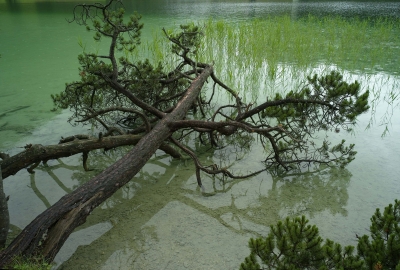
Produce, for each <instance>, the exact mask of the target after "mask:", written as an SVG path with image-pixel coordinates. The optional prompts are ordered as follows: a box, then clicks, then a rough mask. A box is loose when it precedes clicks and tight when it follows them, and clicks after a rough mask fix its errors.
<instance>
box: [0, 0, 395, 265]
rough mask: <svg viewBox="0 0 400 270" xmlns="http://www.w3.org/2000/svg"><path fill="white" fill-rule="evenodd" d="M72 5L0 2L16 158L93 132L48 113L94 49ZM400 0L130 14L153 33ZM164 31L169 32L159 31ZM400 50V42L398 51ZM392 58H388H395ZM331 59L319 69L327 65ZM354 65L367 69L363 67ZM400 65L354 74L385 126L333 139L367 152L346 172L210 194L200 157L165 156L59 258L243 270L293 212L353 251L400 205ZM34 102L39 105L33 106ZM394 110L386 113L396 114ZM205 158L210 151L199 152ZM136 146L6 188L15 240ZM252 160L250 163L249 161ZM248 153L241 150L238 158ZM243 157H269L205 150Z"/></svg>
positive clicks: (356, 10) (222, 186)
mask: <svg viewBox="0 0 400 270" xmlns="http://www.w3.org/2000/svg"><path fill="white" fill-rule="evenodd" d="M71 6H72V5H71V4H51V5H50V4H47V5H44V4H43V3H42V4H36V5H32V4H27V5H14V6H12V7H10V5H9V6H6V5H5V4H2V2H1V1H0V37H1V38H0V54H1V55H2V58H0V82H1V87H0V114H1V113H2V112H7V113H6V114H4V115H2V116H1V117H0V149H1V151H4V150H7V151H8V153H10V154H14V153H17V152H19V151H20V150H21V147H23V146H24V145H25V144H26V143H42V144H55V143H57V141H58V139H59V138H60V136H64V137H65V136H68V135H72V134H79V133H86V132H88V130H87V128H81V127H75V128H72V127H71V126H70V125H68V124H67V123H66V121H67V118H68V115H69V114H68V112H57V113H55V112H50V109H51V108H52V104H51V100H50V98H49V95H50V94H51V93H58V92H60V91H61V90H62V89H63V86H64V83H65V82H70V81H72V80H74V79H77V73H78V71H77V65H78V62H77V60H76V56H77V54H78V53H80V52H81V48H80V47H79V46H78V45H77V43H78V40H82V41H83V42H84V43H86V44H87V46H88V47H90V48H92V47H96V46H98V45H95V44H93V43H92V42H91V41H90V39H91V37H90V35H88V34H87V33H86V32H85V31H84V30H83V29H81V28H79V27H78V26H76V25H74V24H67V23H66V22H65V18H66V17H68V16H69V11H67V9H68V8H70V7H71ZM398 8H399V4H398V3H386V4H384V3H366V4H365V3H357V2H327V3H298V2H294V3H292V2H285V3H280V2H275V3H270V2H246V3H244V2H241V1H232V2H222V1H221V2H218V1H217V2H206V1H201V2H200V1H158V2H156V1H148V0H147V1H135V4H131V6H128V9H132V10H133V9H136V10H138V11H139V12H140V13H142V14H143V15H144V17H143V22H144V23H145V33H144V35H145V36H146V37H147V38H148V37H150V36H151V32H152V31H153V30H154V29H158V28H159V27H161V26H168V25H174V24H176V23H180V22H182V21H187V20H190V19H196V20H197V19H202V18H205V17H208V16H211V17H215V18H225V19H226V18H227V17H228V19H231V20H234V21H238V20H247V19H248V18H249V17H254V16H256V17H257V16H260V17H263V16H269V15H276V14H283V13H285V14H291V15H292V16H295V17H296V16H303V15H305V14H306V13H307V11H312V12H313V14H316V15H324V14H325V12H326V11H327V10H330V11H331V12H333V14H334V15H343V16H353V15H357V16H376V15H377V14H381V15H385V16H389V17H390V16H396V15H397V16H398V14H399V13H398V12H396V10H399V9H398ZM160 25H161V26H160ZM393 46H394V47H395V46H397V47H398V46H399V44H394V45H393ZM388 59H390V57H388ZM329 64H330V63H325V64H321V69H325V68H326V66H329ZM354 66H355V67H356V66H357V64H356V63H354ZM398 68H399V63H397V66H396V65H395V64H393V63H390V65H385V66H383V67H382V69H380V70H374V71H373V72H371V71H369V72H368V75H365V74H364V71H363V70H351V69H349V70H344V72H345V75H346V77H347V78H349V79H350V80H355V79H358V80H360V81H361V82H363V87H364V89H367V88H368V86H370V88H374V89H377V88H378V89H381V98H380V100H381V102H380V103H379V106H378V107H377V112H376V113H375V119H376V122H375V124H374V125H373V126H372V127H371V128H370V129H368V130H365V128H366V126H367V125H368V123H369V122H370V121H371V114H365V115H362V116H361V117H360V121H359V124H358V126H357V128H356V130H355V135H354V136H353V135H350V134H346V133H345V132H340V133H338V134H336V133H334V134H332V135H330V138H331V139H332V140H340V139H342V138H345V139H346V140H347V141H348V142H349V143H356V150H357V151H358V155H357V157H356V160H354V161H353V162H352V163H351V164H350V165H349V166H348V167H347V168H346V169H344V170H339V169H331V170H328V169H325V170H323V171H322V172H320V173H319V174H312V175H310V174H304V175H297V176H293V177H286V178H278V177H274V176H272V175H270V174H268V173H263V174H260V175H258V176H256V177H253V178H251V179H246V180H241V181H226V182H222V181H220V180H218V179H212V178H210V177H207V176H206V175H203V183H204V185H205V190H206V193H202V192H201V190H199V188H198V187H197V182H196V179H195V175H194V170H193V164H192V162H191V161H190V160H171V159H170V158H169V157H168V156H165V155H163V153H162V152H157V153H156V154H155V156H154V158H153V159H152V160H151V161H150V162H149V163H148V164H147V165H146V166H145V167H144V168H143V170H142V171H141V172H140V173H139V174H138V175H137V176H136V177H135V178H134V179H133V180H132V181H131V182H130V183H129V184H127V186H125V187H123V188H121V190H120V191H118V192H117V193H116V194H115V195H114V196H113V197H112V198H110V199H109V200H107V201H106V202H105V203H104V204H103V205H102V206H101V207H99V208H98V209H96V210H95V211H93V213H92V215H91V216H90V217H89V218H88V220H87V222H86V223H85V224H84V225H83V226H81V227H79V228H78V229H77V231H76V232H75V233H73V234H72V235H71V237H70V238H69V239H68V240H67V242H66V244H65V245H64V247H63V248H62V249H61V251H60V253H59V254H58V255H57V257H56V260H55V261H56V264H57V267H59V268H60V269H79V268H82V269H237V268H238V266H239V264H240V262H241V261H243V260H244V257H245V256H247V255H248V253H249V251H248V248H247V241H248V239H249V238H250V237H254V236H259V235H265V234H266V233H267V232H268V225H269V224H273V223H275V222H276V221H277V220H279V219H282V218H284V217H286V216H288V215H289V216H293V215H303V214H304V215H306V216H307V217H308V218H309V219H310V222H311V223H312V224H316V225H317V226H318V227H319V228H320V234H321V236H322V237H324V238H325V237H328V238H331V239H332V240H335V241H338V242H341V243H343V244H353V245H354V244H355V243H356V238H355V233H358V234H366V233H368V232H367V228H368V226H369V218H370V217H371V215H372V214H373V212H374V211H375V208H377V207H379V208H383V207H384V206H386V205H387V204H389V203H391V202H393V200H394V199H398V198H399V196H400V187H399V186H400V185H399V184H398V181H399V180H398V175H399V174H400V168H399V166H398V164H400V156H399V154H398V153H399V152H400V144H399V143H398V138H399V134H400V124H399V121H398V119H399V116H400V114H399V108H398V107H393V106H390V105H388V102H387V100H386V101H385V97H387V96H385V93H389V92H390V91H393V90H394V91H397V93H398V91H399V89H400V87H399V85H400V78H399V76H398ZM28 106H29V107H28ZM387 106H388V107H387ZM392 109H393V110H394V111H393V116H392V122H391V124H390V125H389V130H390V133H389V134H388V136H386V137H384V138H381V135H382V132H383V131H384V126H380V125H379V124H380V119H381V118H382V117H384V116H385V113H387V112H391V110H392ZM197 150H198V151H199V152H205V151H206V149H202V148H201V147H198V148H197ZM124 151H127V149H121V150H118V151H115V152H110V153H108V154H107V155H102V154H100V153H91V154H90V158H89V167H91V168H94V171H92V172H89V173H87V172H84V171H83V170H82V168H81V159H80V157H79V156H75V157H70V158H66V159H62V160H61V161H49V163H48V164H49V166H43V165H41V166H39V167H38V168H37V169H36V173H35V174H34V175H29V174H28V173H27V172H26V171H21V172H19V173H17V174H16V175H15V176H13V177H9V178H7V179H6V180H5V181H4V184H5V192H6V194H7V195H10V200H9V202H8V203H9V210H10V216H11V223H12V226H11V227H12V232H11V235H15V234H16V233H17V232H18V231H19V230H20V229H22V228H23V227H24V226H25V225H27V224H28V223H29V222H30V221H31V220H32V219H33V218H34V217H36V215H37V214H39V213H41V212H42V211H43V210H45V209H46V208H47V207H49V206H50V205H52V204H54V203H55V202H56V201H57V200H58V199H59V198H60V197H61V196H63V195H64V194H66V193H68V192H70V191H71V190H73V189H74V188H76V187H77V186H79V185H80V184H82V183H84V182H85V181H87V180H89V179H90V178H91V177H92V176H93V175H95V174H97V173H99V172H100V171H101V170H102V169H103V168H105V167H106V166H107V165H109V164H111V163H112V162H113V161H114V160H116V159H117V158H119V157H121V156H122V154H123V152H124ZM242 151H243V152H244V154H243V156H241V155H240V154H241V153H242ZM238 153H239V154H238ZM238 155H239V158H241V160H240V162H236V164H235V169H236V170H237V171H246V170H250V169H257V168H261V166H262V164H261V163H260V162H259V161H260V160H261V159H260V156H261V155H262V153H261V152H260V149H258V148H257V146H256V145H254V146H253V147H252V148H251V149H247V150H246V149H243V150H241V149H234V148H233V147H232V148H228V149H227V150H226V151H224V150H221V151H214V152H213V153H208V154H206V153H204V154H203V155H201V158H202V160H203V161H204V162H217V163H218V162H219V158H222V159H223V160H225V161H230V160H235V159H236V158H238Z"/></svg>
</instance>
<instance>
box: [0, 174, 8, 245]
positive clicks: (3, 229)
mask: <svg viewBox="0 0 400 270" xmlns="http://www.w3.org/2000/svg"><path fill="white" fill-rule="evenodd" d="M9 227H10V216H9V214H8V205H7V197H6V195H5V193H4V190H3V179H2V177H1V167H0V248H3V247H4V246H5V244H6V240H7V235H8V229H9Z"/></svg>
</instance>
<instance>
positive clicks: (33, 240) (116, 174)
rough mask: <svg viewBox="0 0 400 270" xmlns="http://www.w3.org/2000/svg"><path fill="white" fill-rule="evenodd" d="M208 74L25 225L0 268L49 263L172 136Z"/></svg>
mask: <svg viewBox="0 0 400 270" xmlns="http://www.w3.org/2000/svg"><path fill="white" fill-rule="evenodd" d="M212 71H213V68H212V66H208V67H206V68H205V69H204V70H203V71H202V73H200V75H199V76H198V77H197V78H196V79H195V80H193V81H192V83H191V85H190V86H189V88H188V89H187V91H186V93H185V95H184V96H183V97H182V99H181V100H180V101H179V102H178V103H177V105H176V107H175V109H174V110H173V111H172V112H171V113H170V114H167V115H166V116H165V117H164V118H163V119H161V120H160V121H159V122H158V123H157V125H156V126H155V127H154V128H153V129H152V130H151V131H150V132H149V133H147V134H146V135H145V136H144V137H143V138H142V139H141V140H140V141H139V142H138V143H137V144H136V146H135V147H134V148H133V149H132V150H131V151H129V152H128V153H127V154H126V155H125V156H124V157H122V158H121V159H120V160H118V161H117V162H116V163H114V164H113V165H111V166H110V167H108V168H107V169H105V170H104V171H103V172H101V173H100V174H99V175H97V176H96V177H94V178H93V179H91V180H90V181H88V182H87V183H85V184H84V185H82V186H80V187H79V188H77V189H76V190H75V191H73V192H72V193H70V194H67V195H65V196H64V197H62V198H61V199H60V200H59V201H58V202H57V203H55V204H54V205H53V206H52V207H50V208H48V209H47V210H46V211H44V212H43V213H42V214H40V215H39V216H37V217H36V218H35V219H34V220H33V221H32V222H31V223H30V224H29V225H28V226H26V227H25V229H24V230H23V231H22V232H21V233H20V234H19V235H18V236H17V237H16V238H15V239H14V241H13V242H12V243H11V244H10V245H9V246H8V247H7V248H6V249H5V250H4V251H2V252H1V253H0V268H1V267H4V266H5V265H7V264H8V263H10V259H11V258H12V257H13V256H15V255H24V256H30V255H33V254H36V253H37V252H38V253H39V254H42V255H43V256H44V257H45V258H46V260H48V261H52V260H53V259H54V257H55V256H56V254H57V253H58V251H59V250H60V248H61V247H62V245H63V244H64V242H65V241H66V240H67V238H68V237H69V235H70V234H71V233H72V232H73V230H74V229H75V228H76V227H78V226H79V225H81V224H83V223H84V222H85V221H86V217H87V216H88V215H89V214H90V213H91V212H92V211H93V209H94V208H96V207H97V206H98V205H99V204H101V203H102V202H104V201H105V200H106V199H107V198H109V197H110V196H111V195H112V194H114V193H115V192H116V191H117V190H118V189H119V188H121V187H122V186H124V185H125V184H126V183H127V182H129V181H130V180H131V179H132V178H133V177H134V176H135V175H136V174H137V173H138V172H139V171H140V169H141V168H142V167H143V166H144V165H145V164H146V163H147V161H148V160H149V159H150V158H151V156H152V155H153V154H154V152H155V151H156V150H157V149H158V148H159V147H160V146H161V145H162V144H163V142H164V141H165V140H167V139H168V138H169V137H170V136H171V135H172V133H173V131H171V129H170V128H169V127H168V123H169V122H172V121H176V120H180V119H183V118H184V117H185V115H186V113H187V111H188V110H189V108H190V107H191V106H192V104H193V102H195V100H196V98H197V97H198V95H199V93H200V90H201V89H202V87H203V85H204V83H205V81H206V79H207V78H208V77H209V76H210V75H211V73H212ZM39 243H40V244H39Z"/></svg>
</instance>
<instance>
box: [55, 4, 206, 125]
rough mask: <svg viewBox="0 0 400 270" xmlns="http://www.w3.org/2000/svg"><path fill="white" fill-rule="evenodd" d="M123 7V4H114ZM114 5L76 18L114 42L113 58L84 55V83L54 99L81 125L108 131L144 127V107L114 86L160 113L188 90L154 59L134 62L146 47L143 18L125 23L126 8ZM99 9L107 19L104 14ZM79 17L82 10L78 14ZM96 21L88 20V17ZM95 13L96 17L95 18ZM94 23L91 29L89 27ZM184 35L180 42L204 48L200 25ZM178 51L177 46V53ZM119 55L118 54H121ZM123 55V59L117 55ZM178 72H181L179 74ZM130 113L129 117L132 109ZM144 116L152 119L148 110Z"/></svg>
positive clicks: (97, 36) (96, 36) (71, 85)
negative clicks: (138, 51) (142, 38)
mask: <svg viewBox="0 0 400 270" xmlns="http://www.w3.org/2000/svg"><path fill="white" fill-rule="evenodd" d="M114 2H115V3H119V1H114ZM112 3H113V1H110V3H109V4H108V5H106V6H103V5H100V4H99V6H91V8H92V9H93V8H96V9H94V10H90V9H88V7H87V6H86V5H83V8H84V9H83V10H84V11H85V12H83V15H82V14H81V15H80V16H78V15H76V14H75V20H76V21H77V22H78V23H79V24H82V25H85V26H86V29H87V30H88V31H94V33H95V34H94V40H95V41H101V39H102V38H111V42H110V50H109V53H108V54H105V55H101V54H99V53H87V52H85V51H84V52H83V53H82V54H80V55H79V56H78V60H79V64H80V68H79V75H80V80H79V81H75V82H72V83H68V84H66V88H65V90H64V91H62V92H61V93H59V94H55V95H51V98H52V99H53V103H54V105H55V107H56V108H61V109H70V110H71V111H72V112H73V115H72V116H71V117H70V119H69V120H70V121H71V120H75V122H85V123H84V124H92V125H94V126H96V127H98V126H99V123H102V124H101V125H102V126H103V127H106V126H107V127H108V126H116V125H117V126H120V127H122V128H132V127H136V126H137V125H139V124H141V120H139V119H141V118H140V117H138V115H139V114H140V113H139V112H138V113H134V110H139V109H140V108H139V107H138V106H137V105H135V104H134V103H133V102H132V100H131V99H130V98H129V94H128V95H127V94H123V93H120V92H118V91H117V90H115V89H113V86H112V83H110V82H111V81H115V82H116V83H118V84H120V85H123V87H124V91H125V90H126V91H129V92H130V93H131V94H132V95H133V96H134V97H135V98H136V99H139V100H141V102H143V103H145V104H148V105H150V106H153V107H155V108H157V109H159V110H166V109H168V108H170V107H171V105H172V104H173V103H174V102H175V101H176V100H177V99H178V98H179V97H180V94H181V93H182V92H183V91H184V90H185V89H186V87H187V85H188V80H187V79H186V78H175V77H176V76H174V73H171V72H169V73H167V72H165V71H164V70H165V68H164V66H163V65H162V64H161V63H158V64H155V65H154V64H152V63H151V62H150V61H149V60H148V59H146V60H143V61H142V60H136V59H133V55H134V54H133V53H132V52H133V51H134V50H135V49H136V48H137V46H138V45H139V44H140V36H141V30H142V28H143V24H142V23H140V19H141V16H140V15H138V14H136V13H135V14H134V15H132V16H130V17H129V19H128V20H127V21H124V13H125V11H124V9H122V8H121V9H112V8H111V6H109V5H111V4H112ZM99 9H101V12H102V14H101V15H98V14H97V13H99V12H100V11H99ZM75 12H76V11H75ZM90 12H91V13H94V14H95V15H93V14H92V16H86V15H87V14H88V13H90ZM91 13H90V14H91ZM89 24H91V25H89ZM181 29H182V31H183V32H182V33H177V34H176V37H177V38H179V39H185V40H186V43H187V44H189V45H190V46H198V43H199V41H198V38H197V35H194V34H193V31H197V28H196V27H195V26H194V25H189V26H181ZM176 46H178V45H175V47H173V50H174V48H175V50H177V49H176ZM115 51H116V52H115ZM116 53H118V55H117V54H116ZM177 72H180V71H179V70H178V71H177ZM107 108H113V109H112V110H111V109H110V111H109V112H108V113H102V114H101V115H99V116H98V117H97V119H92V120H89V121H87V120H88V118H93V117H92V115H93V113H94V112H98V111H102V110H104V109H107ZM126 108H129V109H128V110H129V112H128V111H127V110H126ZM144 114H146V115H148V114H147V113H146V111H144Z"/></svg>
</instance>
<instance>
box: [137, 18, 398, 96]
mask: <svg viewBox="0 0 400 270" xmlns="http://www.w3.org/2000/svg"><path fill="white" fill-rule="evenodd" d="M200 26H201V29H202V31H203V33H204V38H203V39H204V40H203V43H202V47H201V48H200V49H199V52H198V55H197V57H198V60H199V61H202V62H206V63H211V62H214V63H215V65H214V69H215V72H216V74H217V75H218V76H219V77H220V78H221V79H222V80H223V81H224V82H225V83H227V84H228V85H230V86H231V87H232V88H234V89H235V91H238V92H239V93H240V94H241V96H243V98H244V100H245V101H246V102H250V101H254V100H256V99H257V98H263V97H265V98H267V97H268V96H270V95H271V94H273V93H275V92H277V91H279V92H286V91H290V90H292V89H295V88H298V87H300V86H301V83H302V82H304V81H305V79H306V76H307V75H310V74H311V73H316V72H318V73H320V74H323V73H327V72H330V71H331V70H332V69H335V70H339V71H341V72H342V73H346V74H347V75H346V76H347V77H351V76H350V75H351V74H354V75H357V77H356V78H357V79H358V80H360V79H361V80H363V81H364V82H365V83H363V84H365V85H371V83H369V80H371V78H369V74H378V73H385V74H389V75H390V76H393V75H394V76H396V75H398V74H399V70H398V63H400V46H399V45H400V20H398V19H385V18H380V19H374V20H368V19H360V18H350V19H345V18H341V17H316V16H307V17H302V18H299V19H292V18H291V17H290V16H274V17H267V18H262V19H260V18H258V19H252V20H248V21H240V22H237V21H236V22H232V21H227V20H213V19H208V20H205V21H204V22H201V23H200ZM171 31H172V30H171ZM144 45H145V46H141V47H140V50H138V52H137V53H136V55H135V58H136V57H142V58H143V59H144V58H149V59H151V61H152V62H153V63H158V62H161V63H162V64H163V65H164V67H166V68H168V69H169V68H173V67H175V66H176V64H177V61H179V59H178V57H171V54H170V53H169V52H170V48H171V45H170V44H169V42H168V41H167V39H166V38H165V37H164V35H163V33H162V32H161V31H155V32H154V33H153V38H152V39H151V40H149V41H147V42H146V43H145V44H144ZM373 87H375V88H376V89H377V90H376V91H375V92H376V93H377V92H379V90H380V89H381V88H382V87H381V86H379V85H375V86H373ZM384 87H389V88H391V87H390V86H384ZM369 89H370V91H371V92H372V90H373V89H371V87H369ZM377 96H379V95H378V94H377ZM393 96H394V97H396V100H398V99H399V98H400V97H399V96H396V95H393Z"/></svg>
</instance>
